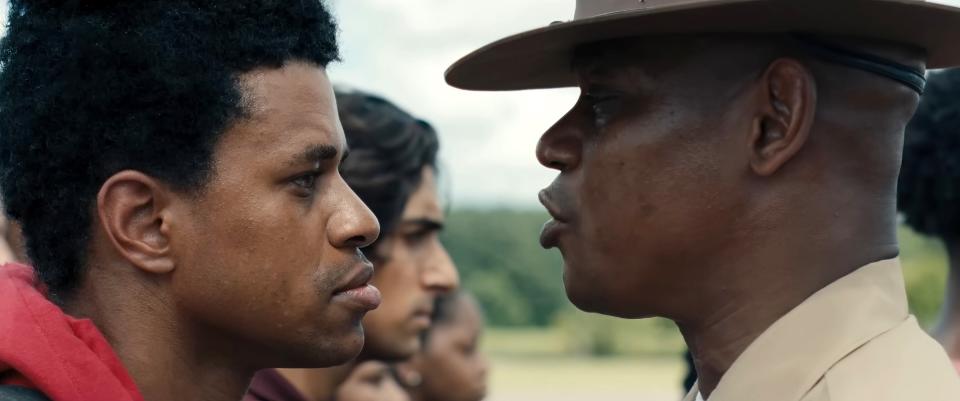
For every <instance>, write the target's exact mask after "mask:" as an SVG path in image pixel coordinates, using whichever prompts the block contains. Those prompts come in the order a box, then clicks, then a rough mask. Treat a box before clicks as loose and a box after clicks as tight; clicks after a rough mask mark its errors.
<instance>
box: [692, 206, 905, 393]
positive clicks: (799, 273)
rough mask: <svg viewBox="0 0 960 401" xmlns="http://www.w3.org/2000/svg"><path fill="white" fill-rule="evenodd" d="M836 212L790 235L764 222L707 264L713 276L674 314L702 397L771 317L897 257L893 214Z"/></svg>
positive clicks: (774, 320)
mask: <svg viewBox="0 0 960 401" xmlns="http://www.w3.org/2000/svg"><path fill="white" fill-rule="evenodd" d="M891 216H893V214H892V213H891ZM835 217H836V216H833V215H832V214H831V218H834V220H835V221H832V222H829V221H826V220H825V221H823V223H824V224H819V225H818V224H809V225H808V226H809V229H807V230H800V232H796V231H795V232H793V233H792V234H791V233H786V232H785V230H784V229H783V227H789V225H787V224H784V225H779V224H774V225H769V226H768V227H773V228H771V229H767V230H757V234H760V235H757V236H756V237H754V238H751V239H750V240H747V241H741V242H742V244H741V246H742V247H743V248H742V249H740V250H739V251H740V252H736V253H735V254H732V255H727V256H726V257H718V258H716V259H715V260H718V261H720V262H719V263H716V264H714V265H712V266H710V268H709V271H710V272H713V273H712V274H710V275H709V276H712V277H704V278H703V280H701V281H702V282H704V283H712V284H711V285H712V287H708V288H702V290H703V291H701V294H700V295H698V298H697V299H696V302H695V303H696V305H691V308H690V310H692V311H694V312H692V313H691V314H690V315H689V316H688V317H685V318H681V319H675V321H676V322H677V325H678V326H679V328H680V331H681V333H682V334H683V337H684V339H685V341H686V343H687V345H688V346H689V348H690V351H691V353H692V354H693V359H694V366H695V367H696V370H697V373H698V376H699V387H700V392H701V393H702V394H703V395H704V396H705V397H707V396H709V395H710V394H711V393H712V392H713V390H714V389H715V388H716V387H717V385H718V384H719V383H720V380H721V378H722V377H723V375H724V374H725V373H726V372H727V371H728V370H729V369H730V367H731V366H732V365H733V364H734V362H735V361H736V360H737V358H739V356H740V355H741V354H742V353H743V351H745V350H746V349H747V347H748V346H749V345H750V344H752V343H753V342H754V340H756V339H757V337H759V336H760V335H761V334H762V333H763V332H764V331H766V330H767V328H769V327H770V326H771V325H772V324H773V323H774V322H776V321H777V320H778V319H780V318H781V317H783V316H784V315H785V314H787V313H788V312H790V311H791V310H792V309H793V308H795V307H796V306H797V305H799V304H800V303H802V302H803V301H804V300H806V299H807V298H808V297H810V296H811V295H813V294H814V293H815V292H817V291H819V290H820V289H822V288H824V287H825V286H827V285H829V284H830V283H832V282H834V281H836V280H838V279H839V278H841V277H843V276H845V275H847V274H849V273H850V272H852V271H854V270H856V269H858V268H860V267H862V266H864V265H867V264H869V263H872V262H875V261H879V260H884V259H889V258H892V257H895V256H896V255H897V253H898V249H897V244H896V237H895V230H893V229H892V228H889V227H894V225H893V224H894V223H893V221H892V219H889V218H888V219H879V220H878V219H872V221H871V219H867V220H855V221H849V220H848V221H847V222H846V223H847V224H842V223H841V222H839V221H836V220H837V219H835ZM808 222H809V220H808ZM857 222H860V224H857ZM794 225H795V224H794ZM851 227H860V228H861V229H852V228H851ZM852 245H855V246H852ZM703 305H714V306H712V307H711V308H709V309H705V308H703Z"/></svg>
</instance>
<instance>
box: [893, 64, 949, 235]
mask: <svg viewBox="0 0 960 401" xmlns="http://www.w3.org/2000/svg"><path fill="white" fill-rule="evenodd" d="M958 99H960V69H955V70H942V71H934V72H931V73H930V76H929V78H928V81H927V89H926V93H925V94H924V95H923V98H922V99H921V100H920V106H919V108H918V109H917V114H916V115H915V116H914V118H913V120H912V121H910V124H909V125H908V126H907V134H906V139H905V142H904V149H903V167H902V168H901V170H900V185H899V189H898V194H897V209H899V210H900V211H901V212H902V213H903V215H904V217H905V218H906V222H907V224H908V225H909V226H910V227H912V228H913V229H914V230H916V231H918V232H921V233H924V234H928V235H933V236H937V237H941V238H944V239H948V238H956V237H957V236H958V235H960V102H958Z"/></svg>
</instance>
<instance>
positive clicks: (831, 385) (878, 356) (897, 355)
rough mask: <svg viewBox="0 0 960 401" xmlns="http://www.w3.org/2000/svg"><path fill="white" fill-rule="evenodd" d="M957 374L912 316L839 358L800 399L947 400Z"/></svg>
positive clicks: (959, 395) (959, 387) (959, 381)
mask: <svg viewBox="0 0 960 401" xmlns="http://www.w3.org/2000/svg"><path fill="white" fill-rule="evenodd" d="M957 399H960V375H958V374H957V371H956V370H955V369H954V368H953V365H952V364H951V363H950V360H949V358H947V355H946V353H945V352H944V350H943V348H942V347H940V345H939V344H937V342H936V341H934V340H933V339H932V338H930V336H928V335H927V334H926V333H924V332H923V330H921V329H920V327H919V326H918V325H917V323H916V320H915V319H913V317H911V318H909V319H907V320H905V321H904V322H903V323H901V324H900V325H898V326H896V327H894V328H893V329H891V330H889V331H887V332H885V333H883V334H881V335H879V336H877V337H875V338H873V339H872V340H870V341H868V342H867V343H865V344H864V345H863V346H861V347H860V348H857V349H856V350H854V351H853V352H851V353H850V354H848V355H847V356H845V357H844V358H843V359H841V360H840V361H838V362H837V363H836V364H835V365H834V366H833V367H832V368H830V370H829V371H827V373H826V374H825V375H824V376H823V378H822V379H821V380H820V382H819V383H817V385H816V386H815V387H814V388H813V389H812V390H811V391H810V392H809V393H808V394H807V396H805V397H804V398H803V400H804V401H827V400H837V401H839V400H843V401H857V400H870V401H899V400H917V401H950V400H957Z"/></svg>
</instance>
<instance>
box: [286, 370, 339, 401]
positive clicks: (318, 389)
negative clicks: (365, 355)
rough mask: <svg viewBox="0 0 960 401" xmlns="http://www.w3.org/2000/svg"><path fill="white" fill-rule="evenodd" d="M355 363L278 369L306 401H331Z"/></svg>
mask: <svg viewBox="0 0 960 401" xmlns="http://www.w3.org/2000/svg"><path fill="white" fill-rule="evenodd" d="M355 364H356V363H355V362H350V363H347V364H344V365H339V366H335V367H332V368H323V369H278V370H277V371H279V372H280V375H282V376H283V377H284V378H285V379H287V381H289V382H290V384H291V385H293V387H294V388H296V389H297V391H299V392H300V394H301V395H302V396H303V398H305V399H306V400H308V401H332V400H333V399H334V395H335V393H336V390H337V387H339V386H340V384H342V383H343V382H344V381H346V380H347V376H349V375H350V371H351V370H353V367H354V365H355Z"/></svg>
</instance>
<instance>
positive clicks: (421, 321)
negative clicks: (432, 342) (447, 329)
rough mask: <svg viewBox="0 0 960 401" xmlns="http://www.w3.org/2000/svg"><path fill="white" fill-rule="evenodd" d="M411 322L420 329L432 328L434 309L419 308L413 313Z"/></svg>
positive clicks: (430, 307)
mask: <svg viewBox="0 0 960 401" xmlns="http://www.w3.org/2000/svg"><path fill="white" fill-rule="evenodd" d="M411 320H412V321H413V323H414V324H415V325H416V326H417V327H418V328H420V329H422V330H426V329H427V328H429V327H430V323H432V322H433V307H432V306H424V307H420V308H417V309H416V310H414V311H413V315H411Z"/></svg>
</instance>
